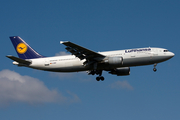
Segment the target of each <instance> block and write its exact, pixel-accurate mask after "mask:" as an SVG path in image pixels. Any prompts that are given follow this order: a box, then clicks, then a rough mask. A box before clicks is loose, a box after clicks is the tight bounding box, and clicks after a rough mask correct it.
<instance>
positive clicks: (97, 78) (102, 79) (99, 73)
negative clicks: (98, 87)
mask: <svg viewBox="0 0 180 120" xmlns="http://www.w3.org/2000/svg"><path fill="white" fill-rule="evenodd" d="M96 74H97V75H99V76H98V77H96V80H97V81H100V80H101V81H104V77H103V76H101V75H102V70H100V71H97V72H96Z"/></svg>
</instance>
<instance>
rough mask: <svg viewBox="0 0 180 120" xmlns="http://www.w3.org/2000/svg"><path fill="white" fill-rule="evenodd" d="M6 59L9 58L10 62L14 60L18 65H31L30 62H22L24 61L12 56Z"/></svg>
mask: <svg viewBox="0 0 180 120" xmlns="http://www.w3.org/2000/svg"><path fill="white" fill-rule="evenodd" d="M6 57H8V58H10V59H11V60H14V61H16V62H18V63H21V64H25V65H29V64H31V61H28V60H24V59H21V58H17V57H14V56H12V55H7V56H6Z"/></svg>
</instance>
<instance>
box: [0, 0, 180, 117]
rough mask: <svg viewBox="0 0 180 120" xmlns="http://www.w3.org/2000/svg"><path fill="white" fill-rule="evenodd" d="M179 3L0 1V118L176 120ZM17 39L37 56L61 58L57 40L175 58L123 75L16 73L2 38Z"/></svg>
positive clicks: (6, 41) (143, 0) (179, 105)
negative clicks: (155, 50) (152, 50)
mask: <svg viewBox="0 0 180 120" xmlns="http://www.w3.org/2000/svg"><path fill="white" fill-rule="evenodd" d="M179 6H180V1H178V0H171V1H170V0H169V1H168V0H136V1H134V0H124V1H120V0H111V1H110V0H90V1H84V0H53V1H52V0H51V1H50V0H31V1H24V0H16V1H13V0H0V16H1V19H0V34H1V41H2V43H1V44H0V50H1V55H0V59H1V63H2V64H1V68H0V119H3V120H19V119H24V120H32V119H34V120H39V119H44V120H49V119H55V120H56V119H63V120H69V119H77V120H92V119H104V120H109V119H113V120H119V119H125V120H144V119H146V120H152V119H153V120H159V119H163V120H169V119H174V120H179V119H180V114H179V113H180V103H179V101H180V87H179V86H180V80H179V78H180V72H179V68H180V65H179V59H180V56H179V44H180V41H179V39H180V22H179V21H180V7H179ZM16 35H18V36H20V37H21V38H23V39H24V40H25V41H26V42H27V43H28V44H29V45H30V46H31V47H33V48H34V49H35V50H36V51H38V52H39V53H40V54H42V55H45V56H55V55H56V54H62V53H63V52H65V51H66V50H65V46H63V45H61V44H59V41H61V40H68V41H72V42H74V43H77V44H79V45H81V46H84V47H86V48H89V49H91V50H93V51H97V52H98V51H108V50H119V49H129V48H139V47H149V46H151V47H161V48H167V49H169V50H170V51H172V52H174V53H175V57H174V58H172V59H171V60H169V61H166V62H164V63H160V64H158V65H157V69H158V70H157V72H156V73H154V72H153V70H152V69H153V65H150V66H141V67H132V68H131V75H130V76H123V77H118V76H114V75H110V74H108V73H106V72H103V76H104V77H105V81H104V82H97V81H96V80H95V76H88V75H87V74H86V73H85V72H83V73H71V74H62V73H51V72H46V71H38V70H33V69H29V68H25V67H17V66H14V65H13V64H12V61H11V60H10V59H8V58H6V57H5V56H6V55H14V56H17V54H16V52H15V50H14V48H13V46H12V43H11V42H10V39H9V36H16Z"/></svg>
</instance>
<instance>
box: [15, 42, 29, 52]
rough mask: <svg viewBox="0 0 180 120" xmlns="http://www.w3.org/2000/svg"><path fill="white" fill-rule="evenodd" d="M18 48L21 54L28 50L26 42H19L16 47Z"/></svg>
mask: <svg viewBox="0 0 180 120" xmlns="http://www.w3.org/2000/svg"><path fill="white" fill-rule="evenodd" d="M16 50H17V52H18V53H19V54H24V53H25V52H26V51H27V46H26V44H24V43H19V44H18V45H17V47H16Z"/></svg>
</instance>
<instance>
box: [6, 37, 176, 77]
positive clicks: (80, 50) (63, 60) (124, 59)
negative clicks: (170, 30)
mask: <svg viewBox="0 0 180 120" xmlns="http://www.w3.org/2000/svg"><path fill="white" fill-rule="evenodd" d="M10 39H11V41H12V43H13V45H14V48H15V50H16V52H17V54H18V56H19V58H18V57H14V56H12V55H8V56H6V57H8V58H10V59H12V60H14V62H13V64H14V65H18V66H25V67H29V68H34V69H39V70H45V71H52V72H78V71H88V74H89V75H95V74H96V75H99V76H98V77H96V80H97V81H99V80H102V81H103V80H104V77H103V76H102V71H108V72H109V73H110V74H113V75H117V76H123V75H129V74H130V67H132V66H141V65H151V64H154V68H153V70H154V71H156V70H157V69H156V65H157V63H160V62H163V61H166V60H168V59H170V58H172V57H173V56H174V53H172V52H169V51H168V50H167V49H163V48H152V47H147V48H137V49H126V50H117V51H107V52H94V51H92V50H89V49H87V48H84V47H81V46H79V45H77V44H74V43H72V42H69V41H61V42H60V43H61V44H63V45H65V46H66V48H65V49H66V50H67V51H69V52H70V53H71V54H72V55H65V56H55V57H45V56H42V55H40V54H39V53H37V52H36V51H35V50H34V49H32V48H31V47H30V46H29V45H28V44H27V43H26V42H25V41H24V40H22V39H21V38H20V37H19V36H13V37H10Z"/></svg>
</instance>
